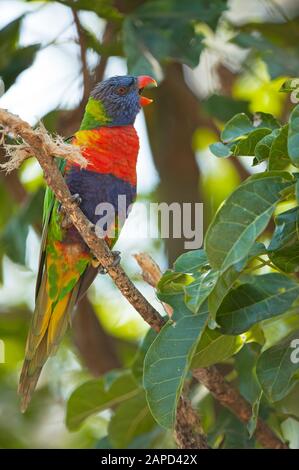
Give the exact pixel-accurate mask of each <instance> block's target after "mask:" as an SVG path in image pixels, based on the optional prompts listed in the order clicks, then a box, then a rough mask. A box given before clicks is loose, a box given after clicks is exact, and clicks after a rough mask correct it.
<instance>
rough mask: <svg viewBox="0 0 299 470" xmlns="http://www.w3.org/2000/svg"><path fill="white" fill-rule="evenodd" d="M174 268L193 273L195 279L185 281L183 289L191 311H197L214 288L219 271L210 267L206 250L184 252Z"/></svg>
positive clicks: (178, 270)
mask: <svg viewBox="0 0 299 470" xmlns="http://www.w3.org/2000/svg"><path fill="white" fill-rule="evenodd" d="M174 268H175V271H176V272H180V273H185V274H190V275H192V277H193V279H192V278H191V279H190V282H188V283H185V285H184V286H183V289H184V292H185V303H186V305H187V307H188V308H189V309H190V310H191V312H194V313H197V312H198V310H199V308H200V306H201V305H202V304H203V302H204V301H205V300H206V298H207V297H208V295H209V294H210V292H211V290H212V289H213V287H214V285H215V282H216V280H217V277H218V273H217V272H215V271H213V270H211V269H210V267H209V265H208V260H207V255H206V253H205V251H204V250H194V251H189V252H187V253H184V254H183V255H181V256H180V257H179V258H178V259H177V260H176V262H175V263H174ZM159 287H161V283H159Z"/></svg>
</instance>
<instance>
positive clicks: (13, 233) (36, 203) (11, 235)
mask: <svg viewBox="0 0 299 470" xmlns="http://www.w3.org/2000/svg"><path fill="white" fill-rule="evenodd" d="M43 196H44V192H43V190H39V191H37V192H36V193H34V194H33V195H32V196H31V197H30V198H29V199H28V202H27V204H26V205H25V206H23V207H21V209H19V211H18V212H17V214H15V215H13V216H12V217H11V219H10V220H9V221H8V223H7V225H6V226H5V227H4V228H3V230H2V233H1V234H0V245H1V246H2V249H3V250H4V251H5V253H6V254H7V256H8V257H9V258H10V259H11V260H12V261H14V262H15V263H19V264H25V258H26V239H27V235H28V230H29V226H30V225H32V224H34V223H36V222H38V221H39V219H40V216H41V213H42V205H43Z"/></svg>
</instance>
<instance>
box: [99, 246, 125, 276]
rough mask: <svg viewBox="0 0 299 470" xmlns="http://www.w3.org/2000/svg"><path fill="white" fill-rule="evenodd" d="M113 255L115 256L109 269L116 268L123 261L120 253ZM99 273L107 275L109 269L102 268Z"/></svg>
mask: <svg viewBox="0 0 299 470" xmlns="http://www.w3.org/2000/svg"><path fill="white" fill-rule="evenodd" d="M111 254H112V255H113V261H112V263H111V264H110V266H109V268H115V266H118V265H119V263H120V260H121V256H120V251H111ZM98 272H99V274H107V272H108V269H107V268H104V267H103V266H100V267H99V269H98Z"/></svg>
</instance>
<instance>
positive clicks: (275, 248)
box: [268, 207, 299, 273]
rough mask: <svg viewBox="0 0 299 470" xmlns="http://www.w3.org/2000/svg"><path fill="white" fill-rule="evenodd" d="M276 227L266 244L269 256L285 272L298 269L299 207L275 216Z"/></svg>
mask: <svg viewBox="0 0 299 470" xmlns="http://www.w3.org/2000/svg"><path fill="white" fill-rule="evenodd" d="M275 224H276V228H275V231H274V234H273V237H272V240H271V242H270V244H269V246H268V252H269V258H270V259H271V261H272V262H273V263H274V264H275V265H276V266H277V267H278V268H279V269H282V270H283V271H285V272H290V273H291V272H298V271H299V236H298V234H299V208H298V207H295V208H293V209H290V210H288V211H286V212H283V213H281V214H279V215H278V216H277V217H276V218H275Z"/></svg>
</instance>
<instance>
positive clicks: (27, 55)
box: [0, 44, 40, 90]
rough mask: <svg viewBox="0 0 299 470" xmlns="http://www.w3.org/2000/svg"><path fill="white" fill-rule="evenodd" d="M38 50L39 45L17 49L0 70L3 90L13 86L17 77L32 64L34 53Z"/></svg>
mask: <svg viewBox="0 0 299 470" xmlns="http://www.w3.org/2000/svg"><path fill="white" fill-rule="evenodd" d="M39 49H40V44H32V45H30V46H26V47H22V48H19V49H17V50H16V51H15V52H14V53H13V54H12V55H11V56H10V60H9V62H8V63H7V64H6V65H5V67H3V68H0V75H1V76H2V79H3V81H4V84H5V90H8V88H9V87H10V86H11V85H13V84H14V82H15V81H16V79H17V77H18V76H19V75H20V74H21V73H22V72H24V70H26V69H27V68H28V67H30V66H31V65H32V64H33V61H34V59H35V56H36V53H37V52H38V51H39Z"/></svg>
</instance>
